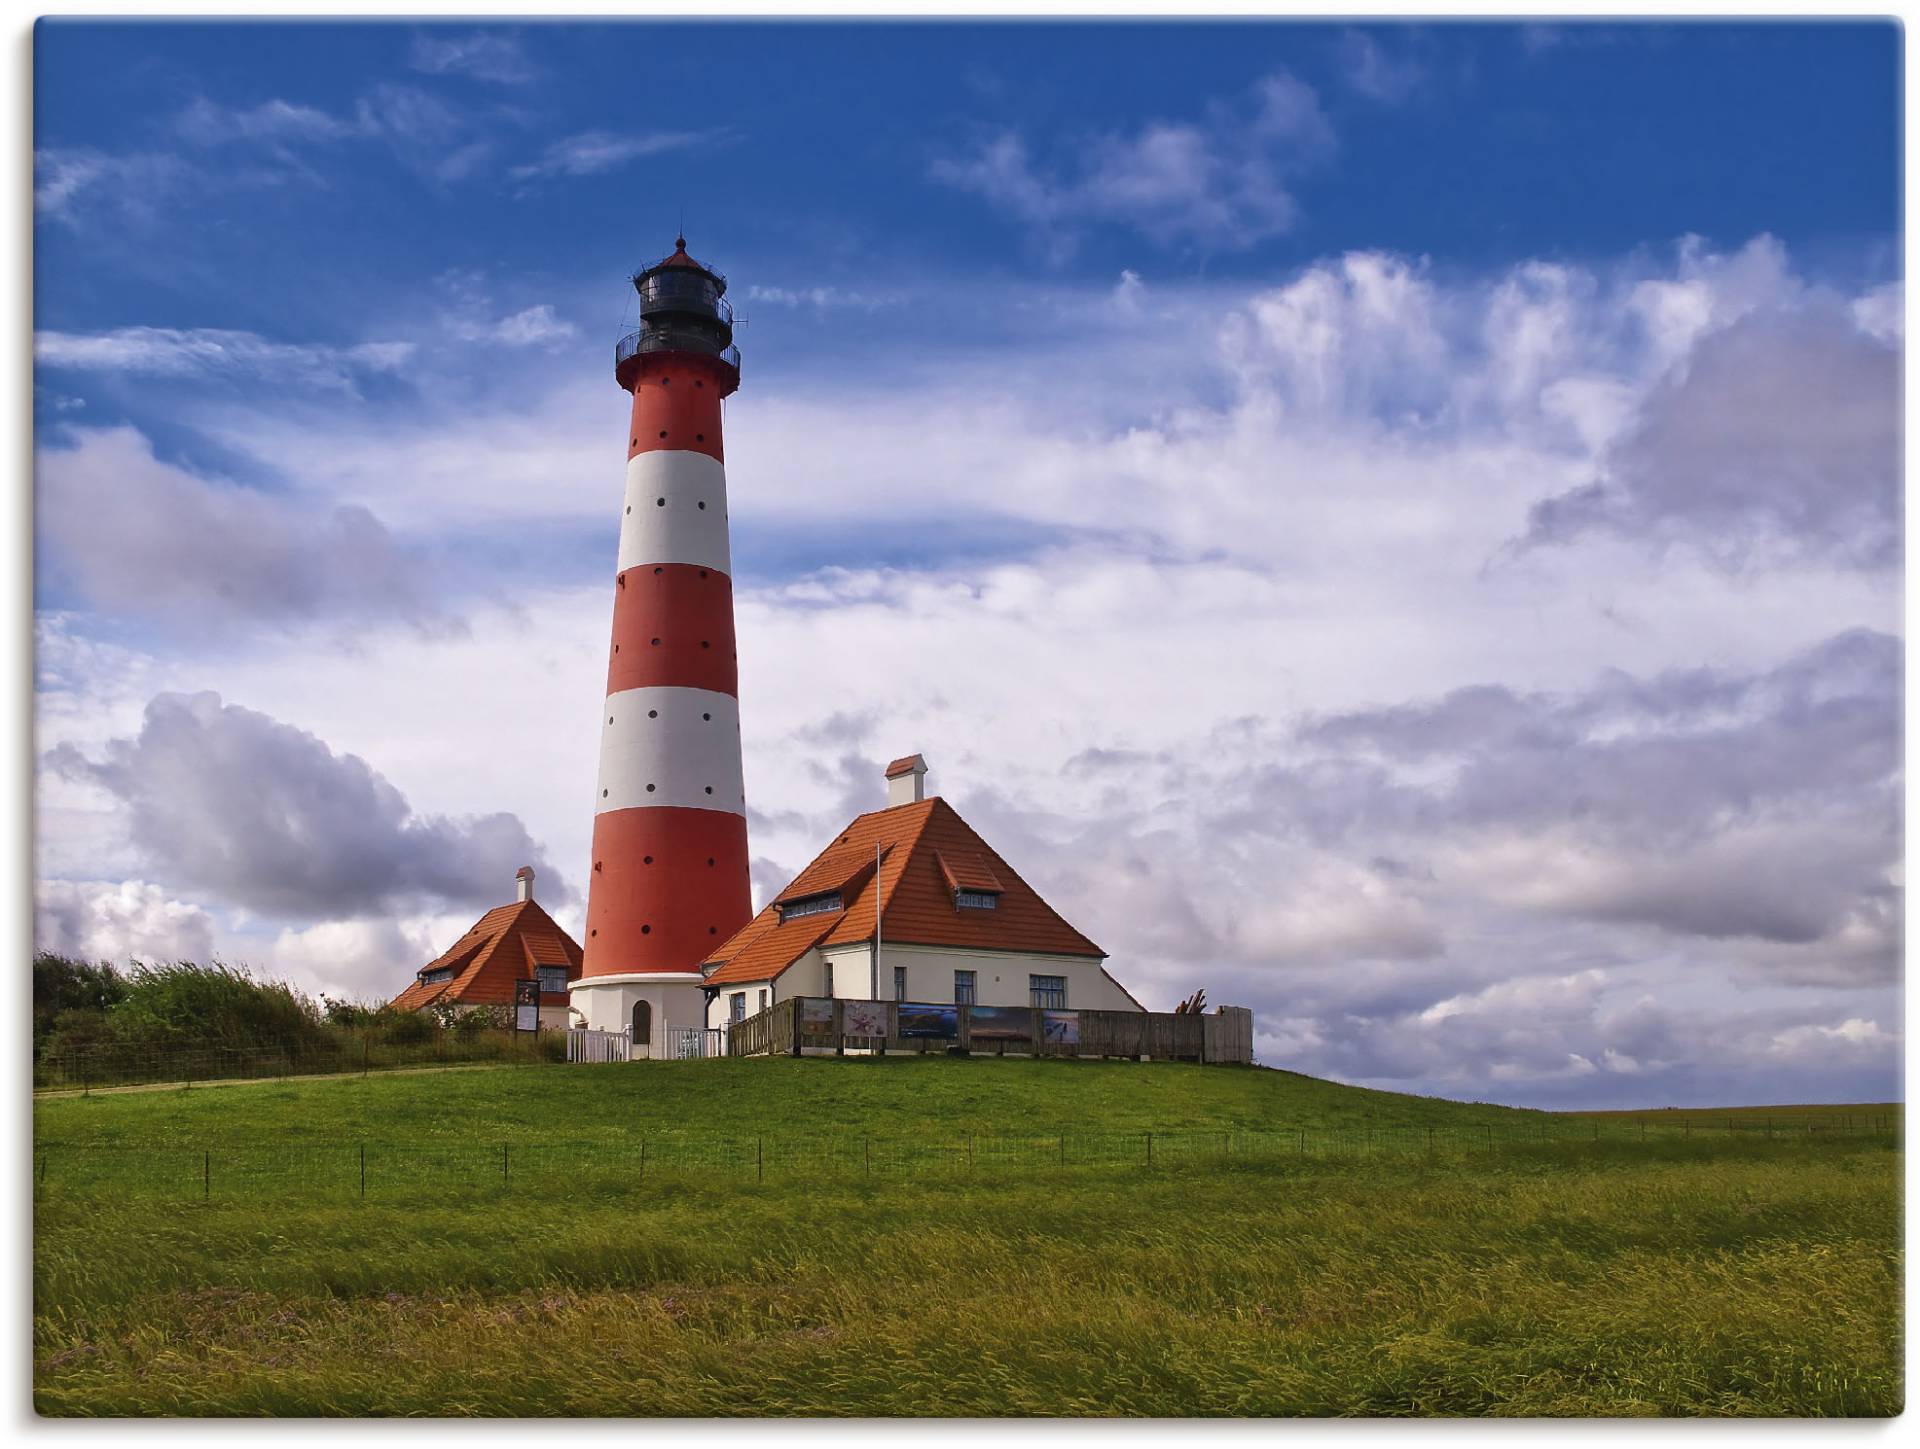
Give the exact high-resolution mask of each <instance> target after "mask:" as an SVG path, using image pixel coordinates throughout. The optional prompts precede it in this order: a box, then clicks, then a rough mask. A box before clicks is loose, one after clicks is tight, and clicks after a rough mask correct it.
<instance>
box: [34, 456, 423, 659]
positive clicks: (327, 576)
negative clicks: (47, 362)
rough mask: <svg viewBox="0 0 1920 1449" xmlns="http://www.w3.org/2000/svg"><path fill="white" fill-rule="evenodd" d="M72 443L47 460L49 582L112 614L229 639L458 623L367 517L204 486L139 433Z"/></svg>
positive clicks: (38, 465)
mask: <svg viewBox="0 0 1920 1449" xmlns="http://www.w3.org/2000/svg"><path fill="white" fill-rule="evenodd" d="M62 443H63V445H49V446H45V447H42V448H41V449H40V450H39V452H38V453H37V454H36V455H35V460H34V461H35V492H36V497H37V500H38V506H37V509H36V532H37V535H38V539H39V543H40V546H41V549H42V560H41V567H42V569H43V577H45V578H46V579H48V580H49V581H51V582H54V583H56V584H58V585H59V586H61V587H64V588H68V589H72V590H76V591H78V593H79V594H80V595H82V596H83V597H84V598H85V599H86V601H87V602H88V603H90V604H91V605H92V606H93V607H95V608H97V609H99V610H101V611H103V612H106V613H112V614H120V615H123V616H130V617H136V618H141V619H144V620H147V621H148V622H152V623H158V622H165V621H169V620H170V621H172V622H174V623H176V624H178V623H186V624H190V625H192V626H193V627H195V628H200V629H207V628H212V629H215V630H217V631H227V630H245V629H248V628H251V627H253V626H256V625H259V624H267V625H285V624H288V623H290V622H293V621H296V620H304V619H314V618H336V619H366V618H380V619H383V620H396V619H403V620H407V621H410V622H412V623H414V624H416V625H419V626H423V627H430V628H444V627H447V626H449V625H450V623H451V621H450V620H449V618H448V617H447V616H446V615H445V614H443V613H442V612H441V604H440V602H439V600H438V598H437V597H436V594H435V591H434V589H433V588H432V587H431V586H430V583H431V577H432V570H431V568H430V567H429V565H428V563H427V562H426V561H425V560H424V559H422V558H421V557H419V556H418V555H417V554H415V553H414V552H412V551H410V550H408V549H406V548H404V547H403V546H401V545H400V544H399V543H397V542H396V541H395V539H394V538H393V536H392V535H391V534H390V533H389V532H388V530H387V528H386V526H385V525H384V524H383V523H381V521H380V520H379V519H378V518H376V517H375V516H374V515H373V514H372V513H371V512H369V511H368V510H367V509H365V508H363V507H359V506H357V505H352V504H337V505H331V506H328V505H324V504H315V503H314V502H312V501H309V500H303V499H296V498H288V497H284V496H280V497H276V496H274V495H271V494H267V493H262V492H259V491H256V490H254V489H249V488H243V487H239V486H237V485H235V484H231V483H226V482H222V481H218V480H212V479H207V478H203V477H200V476H199V475H197V474H194V473H191V472H189V471H187V470H186V469H185V468H182V467H178V466H176V465H174V464H170V463H165V462H162V461H161V460H160V459H158V458H156V457H155V456H154V453H153V445H152V444H151V443H150V442H149V441H148V440H147V439H146V438H145V437H143V436H142V435H141V434H139V433H138V432H136V431H135V430H133V429H132V428H106V429H76V430H72V431H71V432H69V433H68V434H66V436H65V438H64V439H63V440H62Z"/></svg>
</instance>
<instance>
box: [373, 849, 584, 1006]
mask: <svg viewBox="0 0 1920 1449" xmlns="http://www.w3.org/2000/svg"><path fill="white" fill-rule="evenodd" d="M514 883H515V887H516V893H517V895H518V897H519V898H518V899H517V900H515V901H514V903H513V904H512V905H508V906H495V907H494V908H493V909H492V910H490V911H488V912H487V913H486V914H485V915H484V916H482V917H481V918H480V919H479V920H477V921H475V922H474V923H473V925H472V927H471V928H469V930H468V931H467V933H466V935H464V936H462V937H461V938H460V939H459V940H458V941H455V942H454V943H453V946H452V948H451V949H450V950H448V951H447V953H446V954H445V955H443V956H439V957H436V958H435V959H434V960H432V961H429V962H428V963H427V964H426V965H425V966H422V967H421V968H420V969H419V971H417V972H415V973H414V978H413V984H412V985H410V986H408V987H407V989H406V990H405V991H402V992H401V993H400V994H399V995H398V996H396V997H394V998H393V1000H392V1001H391V1002H389V1003H388V1005H390V1006H393V1007H396V1008H398V1009H399V1010H401V1011H433V1010H447V1009H451V1010H452V1011H454V1012H456V1013H464V1012H468V1011H472V1010H475V1009H476V1008H478V1007H483V1006H487V1007H499V1008H502V1009H504V1010H506V1011H509V1012H510V1011H512V1009H513V1004H514V988H515V986H516V984H517V983H519V982H521V981H538V982H539V983H540V1025H541V1027H542V1028H544V1029H546V1030H550V1031H558V1030H562V1029H564V1028H565V1027H567V1026H569V1025H570V1024H571V1023H570V1022H569V1020H568V1011H567V988H568V986H569V984H570V983H572V982H574V981H578V980H579V979H580V962H581V955H580V946H579V943H578V942H576V941H575V940H574V939H573V937H571V936H569V935H568V934H567V933H566V932H565V931H563V930H562V929H561V928H560V926H559V924H558V923H557V922H555V920H554V919H553V917H552V916H550V915H548V914H547V913H546V911H545V910H544V909H542V908H541V906H540V903H539V902H538V901H536V900H534V898H533V867H532V866H530V865H523V866H521V867H520V869H519V871H518V872H516V873H515V876H514Z"/></svg>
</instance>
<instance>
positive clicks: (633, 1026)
mask: <svg viewBox="0 0 1920 1449" xmlns="http://www.w3.org/2000/svg"><path fill="white" fill-rule="evenodd" d="M702 979H703V978H702V977H701V975H700V973H699V972H698V971H635V972H630V973H627V974H625V975H620V976H583V977H582V978H581V979H580V980H578V981H576V982H574V983H573V985H572V986H571V987H570V988H569V996H568V1002H569V1005H570V1007H571V1013H570V1014H571V1015H572V1016H573V1024H574V1025H575V1026H584V1027H590V1028H592V1029H593V1030H595V1031H622V1032H631V1033H633V1037H634V1052H633V1054H634V1056H635V1057H636V1058H637V1057H640V1056H643V1055H644V1056H649V1057H652V1058H654V1059H656V1060H658V1059H660V1058H663V1057H678V1056H681V1055H683V1054H684V1055H698V1054H699V1053H698V1051H697V1050H696V1051H692V1052H688V1051H685V1050H684V1045H685V1038H684V1036H683V1033H685V1032H687V1031H704V1030H705V1029H706V1025H707V997H706V993H705V992H704V991H702V990H701V989H700V982H701V980H702ZM643 1007H644V1008H645V1009H644V1010H642V1009H641V1008H643ZM643 1047H644V1050H643Z"/></svg>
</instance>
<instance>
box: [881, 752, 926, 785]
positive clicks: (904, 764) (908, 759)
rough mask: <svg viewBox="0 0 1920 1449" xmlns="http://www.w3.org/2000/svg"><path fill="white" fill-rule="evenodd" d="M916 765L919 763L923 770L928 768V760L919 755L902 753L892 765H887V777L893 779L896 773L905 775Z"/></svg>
mask: <svg viewBox="0 0 1920 1449" xmlns="http://www.w3.org/2000/svg"><path fill="white" fill-rule="evenodd" d="M915 765H918V766H919V767H920V768H921V769H923V770H924V769H926V768H927V762H926V761H925V760H923V759H921V758H920V757H919V756H918V755H902V756H901V757H900V758H899V759H897V760H895V761H894V762H893V763H892V764H891V765H888V766H887V778H888V779H889V780H891V779H892V778H893V777H894V776H895V775H904V774H906V773H907V771H909V770H911V769H912V768H913V767H914V766H915Z"/></svg>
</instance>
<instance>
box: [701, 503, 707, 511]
mask: <svg viewBox="0 0 1920 1449" xmlns="http://www.w3.org/2000/svg"><path fill="white" fill-rule="evenodd" d="M700 511H701V512H702V513H705V512H706V511H707V505H706V504H704V503H702V504H701V505H700Z"/></svg>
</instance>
